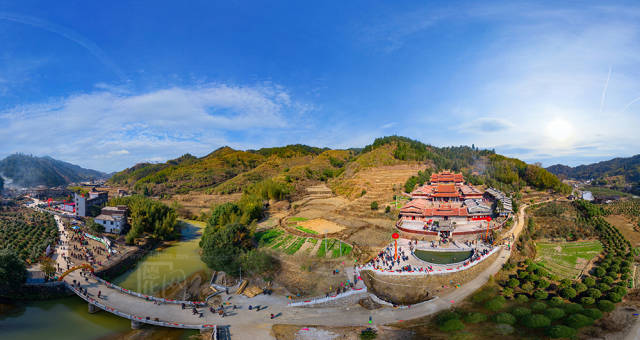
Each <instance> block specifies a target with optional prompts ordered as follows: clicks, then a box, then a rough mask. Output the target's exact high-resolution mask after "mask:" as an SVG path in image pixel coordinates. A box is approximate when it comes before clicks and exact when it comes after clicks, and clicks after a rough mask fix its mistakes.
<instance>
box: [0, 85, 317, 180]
mask: <svg viewBox="0 0 640 340" xmlns="http://www.w3.org/2000/svg"><path fill="white" fill-rule="evenodd" d="M98 87H99V88H103V89H107V90H105V91H97V92H93V93H88V94H80V95H74V96H70V97H67V98H61V99H57V100H51V101H49V102H46V103H40V104H31V105H23V106H17V107H13V108H11V109H8V110H5V111H2V112H0V139H2V140H3V149H2V152H3V153H5V155H6V154H8V153H11V152H18V151H22V152H30V153H34V154H48V155H51V156H54V157H60V158H62V159H64V160H68V161H74V162H76V163H78V164H82V165H85V166H92V167H95V168H98V169H104V170H108V171H111V170H119V169H121V168H124V167H126V166H130V165H132V164H133V163H135V162H138V161H141V160H144V159H147V160H161V159H167V158H170V157H175V156H178V155H180V154H183V153H187V152H190V153H195V154H198V153H200V154H205V153H208V152H210V151H212V150H213V149H214V148H216V147H219V146H222V145H226V144H233V143H229V142H228V139H229V138H228V137H226V136H227V135H229V134H231V135H234V134H242V133H246V132H247V131H263V132H264V131H265V130H269V129H283V128H287V127H288V126H289V124H290V121H289V120H290V117H291V116H296V115H299V114H300V112H299V111H300V110H303V111H305V112H306V110H308V107H307V106H306V105H305V104H304V103H298V102H296V101H294V100H293V99H291V97H290V95H289V93H288V92H287V91H286V90H285V89H283V88H282V87H280V86H275V85H258V86H228V85H224V84H207V85H203V86H199V87H195V88H180V87H172V88H167V89H160V90H156V91H152V92H147V93H141V94H130V93H128V92H126V91H121V90H118V89H115V90H113V91H110V90H111V89H112V88H111V87H110V86H107V85H100V86H98Z"/></svg>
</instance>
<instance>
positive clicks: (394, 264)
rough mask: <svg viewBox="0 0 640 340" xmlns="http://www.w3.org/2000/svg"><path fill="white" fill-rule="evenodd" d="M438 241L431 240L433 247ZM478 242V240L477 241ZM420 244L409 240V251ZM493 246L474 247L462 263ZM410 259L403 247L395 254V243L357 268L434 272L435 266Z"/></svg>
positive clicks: (411, 251) (481, 254)
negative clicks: (422, 265) (469, 255)
mask: <svg viewBox="0 0 640 340" xmlns="http://www.w3.org/2000/svg"><path fill="white" fill-rule="evenodd" d="M435 242H436V241H431V247H432V248H437V245H436V244H435ZM476 243H477V242H476ZM439 244H440V242H439V241H438V245H439ZM464 244H465V245H466V246H468V247H472V246H473V241H468V240H467V241H464ZM417 246H418V241H416V240H409V252H410V254H413V252H414V250H415V249H416V248H417ZM456 246H458V247H459V245H457V244H456ZM490 250H491V248H490V247H489V248H485V249H477V248H476V249H474V250H473V252H472V255H471V257H470V258H469V259H467V260H466V261H464V262H463V263H462V264H463V265H465V266H466V265H469V264H471V263H473V262H475V261H477V260H479V259H480V258H481V257H482V256H484V255H486V254H488V253H489V252H490ZM409 260H410V256H408V255H407V254H406V253H405V251H404V250H403V249H402V247H398V253H397V256H396V254H395V250H394V246H393V245H388V246H387V247H386V248H384V249H383V250H382V251H380V252H379V253H378V255H377V256H376V257H375V258H373V259H372V260H370V261H369V262H367V263H366V264H365V265H363V266H359V267H357V268H359V269H360V270H361V269H364V268H365V267H371V268H373V269H376V270H383V271H395V272H398V273H402V272H426V273H428V272H433V271H434V269H433V266H432V265H427V266H426V267H421V266H416V265H415V264H414V265H412V264H410V263H407V262H408V261H409Z"/></svg>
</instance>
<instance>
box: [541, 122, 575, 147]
mask: <svg viewBox="0 0 640 340" xmlns="http://www.w3.org/2000/svg"><path fill="white" fill-rule="evenodd" d="M546 135H547V137H549V139H551V140H553V141H555V142H562V143H565V142H568V141H569V140H570V139H571V137H573V125H571V123H570V122H568V121H567V120H565V119H563V118H556V119H554V120H552V121H550V122H549V123H547V127H546Z"/></svg>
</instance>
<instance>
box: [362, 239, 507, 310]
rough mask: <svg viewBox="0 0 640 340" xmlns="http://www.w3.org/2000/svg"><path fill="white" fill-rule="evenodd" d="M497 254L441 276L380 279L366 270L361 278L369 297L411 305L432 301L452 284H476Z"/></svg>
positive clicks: (380, 276) (396, 276) (384, 277)
mask: <svg viewBox="0 0 640 340" xmlns="http://www.w3.org/2000/svg"><path fill="white" fill-rule="evenodd" d="M499 254H500V252H499V251H498V252H496V253H494V254H492V255H491V256H489V257H487V258H486V259H484V261H482V263H479V264H477V265H475V266H473V267H471V268H469V269H467V270H463V271H460V272H456V273H451V274H442V275H421V276H409V275H404V276H402V275H377V274H376V273H375V272H374V271H371V270H363V271H361V272H360V276H361V277H362V280H363V281H364V284H365V285H366V286H367V289H368V290H369V292H370V293H372V294H375V295H376V296H377V297H379V298H380V299H382V300H384V301H388V302H390V303H395V304H398V305H410V304H416V303H419V302H423V301H426V300H429V299H431V298H433V297H434V295H435V294H434V293H435V292H436V291H437V290H440V289H442V286H443V285H446V286H448V285H450V282H454V283H458V284H464V283H466V282H469V281H471V280H473V279H474V278H475V277H476V276H477V275H478V274H479V273H480V272H482V271H484V270H485V269H486V268H487V267H489V266H490V265H491V264H492V263H493V262H494V261H495V260H496V259H497V258H498V256H499Z"/></svg>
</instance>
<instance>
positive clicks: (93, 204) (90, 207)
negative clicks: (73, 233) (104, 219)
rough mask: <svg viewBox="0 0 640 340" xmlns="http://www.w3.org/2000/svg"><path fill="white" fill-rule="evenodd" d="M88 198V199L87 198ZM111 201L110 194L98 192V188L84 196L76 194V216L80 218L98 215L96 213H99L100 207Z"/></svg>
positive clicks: (74, 199) (74, 198) (92, 189)
mask: <svg viewBox="0 0 640 340" xmlns="http://www.w3.org/2000/svg"><path fill="white" fill-rule="evenodd" d="M86 196H88V197H86ZM108 200H109V193H108V192H106V191H98V190H96V188H91V191H89V193H87V194H86V195H84V194H81V195H79V194H77V193H76V194H74V197H73V203H75V205H76V215H78V216H92V215H97V213H94V211H96V210H97V211H98V212H99V210H98V209H100V207H102V206H103V205H104V204H106V203H107V201H108Z"/></svg>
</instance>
